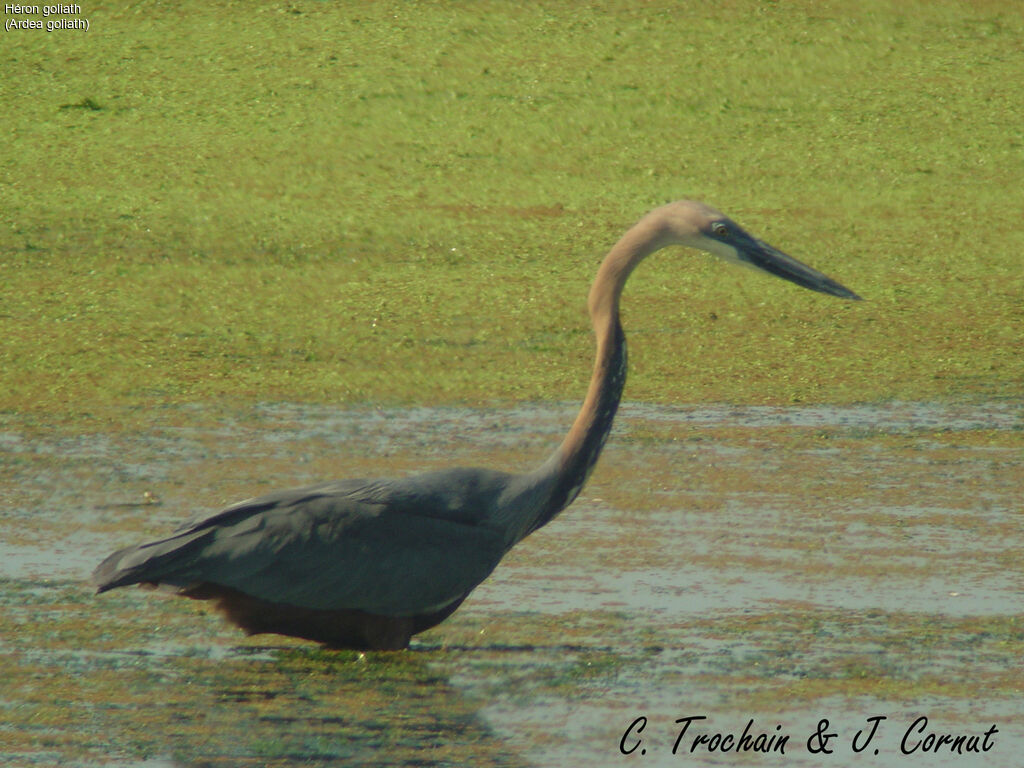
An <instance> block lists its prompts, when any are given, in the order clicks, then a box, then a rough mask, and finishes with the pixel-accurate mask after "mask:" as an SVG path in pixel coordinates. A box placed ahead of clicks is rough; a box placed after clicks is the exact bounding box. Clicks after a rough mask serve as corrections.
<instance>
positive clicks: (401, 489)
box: [94, 470, 509, 616]
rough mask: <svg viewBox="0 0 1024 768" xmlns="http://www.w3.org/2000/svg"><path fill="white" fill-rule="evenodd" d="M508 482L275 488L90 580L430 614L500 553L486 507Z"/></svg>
mask: <svg viewBox="0 0 1024 768" xmlns="http://www.w3.org/2000/svg"><path fill="white" fill-rule="evenodd" d="M508 477H509V476H506V475H504V474H503V473H496V472H490V471H487V470H448V471H445V472H441V473H431V474H428V475H419V476H415V477H412V478H408V479H405V480H398V481H386V480H385V481H357V480H348V481H340V482H333V483H323V484H320V485H316V486H309V487H306V488H298V489H293V490H290V491H279V492H275V493H272V494H268V495H266V496H261V497H259V498H255V499H250V500H248V501H244V502H241V503H239V504H236V505H233V506H231V507H228V508H227V509H225V510H223V511H221V512H218V513H216V514H214V515H212V516H210V517H207V518H205V519H202V520H199V521H196V522H194V523H191V524H189V525H188V526H186V527H184V528H182V529H180V530H179V531H177V532H176V533H175V534H174V535H173V536H170V537H168V538H166V539H162V540H160V541H156V542H151V543H148V544H143V545H139V546H136V547H129V548H127V549H123V550H120V551H119V552H115V553H114V554H113V555H111V556H110V557H109V558H107V560H105V561H104V562H103V563H101V564H100V566H99V567H98V568H97V569H96V573H95V574H94V580H95V581H96V582H97V583H98V584H99V587H100V590H101V591H105V590H107V589H113V588H114V587H119V586H124V585H126V584H131V583H136V582H152V583H162V584H169V585H172V586H177V587H188V586H190V585H193V584H196V583H200V582H212V583H215V584H220V585H223V586H227V587H232V588H234V589H238V590H240V591H242V592H245V593H247V594H250V595H253V596H254V597H259V598H261V599H264V600H269V601H272V602H279V603H287V604H291V605H298V606H303V607H307V608H315V609H325V610H342V609H359V610H364V611H368V612H370V613H378V614H383V615H389V616H403V615H416V614H421V613H425V612H430V611H434V610H438V609H440V608H442V607H444V606H445V605H447V604H448V603H450V602H452V601H453V600H456V599H458V598H460V597H462V596H463V595H465V594H466V593H467V592H469V591H470V590H471V589H472V588H473V587H475V586H476V585H477V584H479V583H480V582H481V581H483V580H484V579H485V578H486V577H487V576H488V575H489V574H490V572H491V571H492V570H494V568H495V566H496V565H497V564H498V561H499V560H500V559H501V557H502V555H503V554H504V551H505V550H504V544H503V539H502V535H501V532H500V531H498V530H496V529H495V528H493V527H491V526H489V525H488V512H489V509H488V506H489V505H490V504H492V503H493V502H494V500H495V499H496V498H498V497H499V496H500V490H501V488H502V487H503V486H504V484H506V483H507V482H508Z"/></svg>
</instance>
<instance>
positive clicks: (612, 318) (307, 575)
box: [93, 200, 859, 650]
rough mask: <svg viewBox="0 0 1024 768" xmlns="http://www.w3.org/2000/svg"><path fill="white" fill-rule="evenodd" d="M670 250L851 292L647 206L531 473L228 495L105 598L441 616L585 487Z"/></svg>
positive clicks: (694, 218) (716, 225) (264, 622)
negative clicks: (627, 294)
mask: <svg viewBox="0 0 1024 768" xmlns="http://www.w3.org/2000/svg"><path fill="white" fill-rule="evenodd" d="M669 245H683V246H688V247H691V248H696V249H700V250H704V251H708V252H710V253H712V254H714V255H717V256H719V257H721V258H723V259H726V260H728V261H732V262H736V263H740V264H743V265H746V266H750V267H753V268H755V269H759V270H761V271H764V272H768V273H770V274H774V275H776V276H778V277H782V278H784V279H786V280H789V281H791V282H794V283H796V284H798V285H801V286H803V287H806V288H809V289H811V290H815V291H820V292H822V293H827V294H831V295H833V296H839V297H841V298H847V299H858V298H859V297H858V296H857V295H856V294H854V293H853V292H852V291H850V290H848V289H847V288H844V287H843V286H842V285H840V284H839V283H837V282H835V281H834V280H831V279H830V278H828V277H826V276H825V275H823V274H822V273H820V272H818V271H817V270H814V269H812V268H811V267H808V266H806V265H804V264H802V263H800V262H799V261H797V260H796V259H793V258H791V257H789V256H787V255H786V254H784V253H782V252H781V251H778V250H776V249H774V248H773V247H771V246H770V245H768V244H767V243H764V242H763V241H761V240H757V239H756V238H753V237H751V236H750V235H748V234H747V233H746V232H745V231H744V230H743V229H741V228H740V227H739V226H738V225H737V224H736V223H735V222H733V221H731V220H730V219H729V218H728V217H726V216H724V215H723V214H722V213H720V212H719V211H716V210H715V209H713V208H711V207H709V206H707V205H704V204H702V203H698V202H694V201H687V200H683V201H679V202H676V203H671V204H669V205H666V206H663V207H661V208H657V209H655V210H654V211H652V212H650V213H649V214H647V215H646V216H645V217H643V218H642V219H641V220H640V221H639V222H637V224H636V225H634V226H633V227H632V228H631V229H630V230H629V231H627V232H626V234H625V235H624V236H623V237H622V239H621V240H619V242H618V243H617V244H616V245H615V246H614V247H613V248H612V249H611V251H610V252H609V253H608V255H607V256H606V257H605V259H604V261H603V262H602V263H601V266H600V268H599V269H598V273H597V277H596V278H595V280H594V283H593V285H592V287H591V289H590V294H589V299H588V308H589V311H590V317H591V322H592V324H593V328H594V334H595V337H596V342H597V354H596V360H595V363H594V369H593V374H592V376H591V380H590V386H589V389H588V390H587V395H586V398H585V400H584V403H583V406H582V407H581V409H580V412H579V414H578V415H577V417H576V420H575V421H574V423H573V425H572V427H571V428H570V430H569V432H568V434H567V435H566V437H565V439H564V440H563V441H562V443H561V445H559V446H558V448H557V449H556V450H555V452H554V453H553V454H552V455H551V457H550V458H549V459H548V460H547V461H546V462H545V463H544V464H542V465H541V466H540V467H538V468H537V469H535V470H534V471H532V472H528V473H525V474H513V473H507V472H499V471H494V470H489V469H478V468H456V469H447V470H440V471H436V472H428V473H424V474H420V475H414V476H411V477H405V478H400V479H377V480H339V481H334V482H328V483H321V484H318V485H312V486H307V487H304V488H296V489H292V490H285V491H278V492H275V493H270V494H267V495H265V496H260V497H258V498H255V499H249V500H247V501H243V502H240V503H238V504H235V505H233V506H231V507H228V508H227V509H225V510H223V511H221V512H218V513H216V514H214V515H212V516H210V517H207V518H205V519H202V520H199V521H198V522H193V523H190V524H187V525H186V526H184V527H182V528H181V529H179V530H178V531H176V532H175V533H174V534H172V535H171V536H169V537H167V538H163V539H159V540H157V541H152V542H148V543H144V544H139V545H135V546H131V547H127V548H125V549H121V550H119V551H117V552H115V553H113V554H112V555H110V556H109V557H108V558H107V559H105V560H104V561H103V562H102V563H100V565H99V566H98V567H97V568H96V571H95V572H94V574H93V579H94V581H95V582H96V584H97V585H98V589H99V591H100V592H105V591H107V590H110V589H114V588H116V587H123V586H127V585H130V584H145V585H160V586H166V587H170V588H172V589H174V590H175V591H177V592H178V593H179V594H181V595H184V596H186V597H191V598H195V599H202V600H212V601H215V603H216V605H217V606H218V608H219V609H220V610H221V611H222V612H223V613H224V614H225V616H226V617H227V618H228V620H229V621H231V622H233V623H234V624H236V625H238V626H240V627H241V628H242V629H243V630H245V631H246V632H248V633H250V634H257V633H263V632H271V633H277V634H282V635H290V636H294V637H300V638H305V639H308V640H314V641H317V642H320V643H323V644H325V645H327V646H330V647H336V648H357V649H378V650H388V649H401V648H406V647H407V646H408V644H409V640H410V638H411V637H412V636H413V635H415V634H417V633H419V632H422V631H424V630H426V629H429V628H430V627H432V626H434V625H436V624H438V623H439V622H441V621H443V620H444V619H445V618H447V617H448V616H449V615H451V613H452V612H453V611H454V610H455V609H456V608H458V607H459V605H460V604H461V603H462V601H463V600H465V599H466V597H467V595H469V593H470V592H471V591H472V590H473V589H474V588H475V587H476V586H477V585H478V584H480V583H481V582H482V581H483V580H484V579H486V578H487V576H488V575H490V573H491V572H492V571H493V570H494V569H495V567H497V565H498V563H499V562H500V561H501V559H502V557H503V556H504V555H505V553H506V552H508V551H509V549H511V548H512V547H513V546H515V544H516V543H518V542H519V541H521V540H522V539H523V538H525V537H526V536H528V535H529V534H530V533H532V532H533V531H535V530H537V529H538V528H540V527H541V526H543V525H545V524H546V523H547V522H549V521H550V520H551V519H552V518H554V517H555V515H557V514H558V513H559V512H560V511H561V510H563V509H565V507H567V506H568V505H569V504H571V503H572V501H573V500H574V499H575V498H576V496H577V495H578V494H579V492H580V490H581V489H582V488H583V485H584V483H585V482H586V480H587V477H588V476H589V475H590V472H591V470H592V469H593V467H594V464H595V463H596V462H597V458H598V456H599V455H600V453H601V449H602V448H603V447H604V443H605V440H606V439H607V437H608V433H609V432H610V430H611V427H612V421H613V420H614V418H615V412H616V410H617V408H618V405H619V401H620V399H621V397H622V390H623V386H624V385H625V381H626V367H627V366H626V339H625V335H624V333H623V330H622V326H621V324H620V322H619V299H620V297H621V294H622V288H623V286H624V285H625V283H626V280H627V279H628V277H629V275H630V273H631V272H632V271H633V269H634V268H635V267H636V266H637V264H639V263H640V261H642V260H643V259H644V258H645V257H646V256H648V255H650V254H651V253H653V252H655V251H657V250H660V249H661V248H664V247H666V246H669Z"/></svg>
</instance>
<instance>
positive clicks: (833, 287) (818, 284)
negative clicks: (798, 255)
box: [737, 237, 861, 301]
mask: <svg viewBox="0 0 1024 768" xmlns="http://www.w3.org/2000/svg"><path fill="white" fill-rule="evenodd" d="M737 251H738V253H739V257H740V259H742V260H743V261H745V262H747V264H749V265H750V266H752V267H756V268H757V269H760V270H761V271H763V272H768V273H769V274H772V275H775V276H776V277H781V278H782V279H783V280H789V282H791V283H796V284H797V285H800V286H803V287H804V288H810V289H811V290H812V291H818V292H819V293H827V294H829V295H830V296H838V297H839V298H841V299H854V300H855V301H860V300H861V298H860V296H858V295H857V294H856V293H854V292H853V291H851V290H850V289H849V288H846V287H845V286H842V285H840V284H839V283H837V282H836V281H835V280H833V279H832V278H831V277H829V276H828V275H824V274H822V273H821V272H819V271H818V270H816V269H814V268H813V267H808V266H807V265H806V264H802V263H801V262H799V261H797V260H796V259H794V258H793V257H792V256H788V255H786V254H785V253H783V252H782V251H780V250H778V249H777V248H773V247H772V246H770V245H768V243H766V242H765V241H764V240H758V239H757V238H756V237H752V238H750V240H749V241H746V242H743V243H740V244H739V247H738V248H737Z"/></svg>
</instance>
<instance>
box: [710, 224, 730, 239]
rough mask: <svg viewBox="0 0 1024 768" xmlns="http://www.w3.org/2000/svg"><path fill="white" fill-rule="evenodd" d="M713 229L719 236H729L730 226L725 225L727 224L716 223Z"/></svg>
mask: <svg viewBox="0 0 1024 768" xmlns="http://www.w3.org/2000/svg"><path fill="white" fill-rule="evenodd" d="M711 231H712V232H714V233H715V234H716V235H718V236H719V237H728V236H729V228H728V227H727V226H725V224H715V225H713V226H712V227H711Z"/></svg>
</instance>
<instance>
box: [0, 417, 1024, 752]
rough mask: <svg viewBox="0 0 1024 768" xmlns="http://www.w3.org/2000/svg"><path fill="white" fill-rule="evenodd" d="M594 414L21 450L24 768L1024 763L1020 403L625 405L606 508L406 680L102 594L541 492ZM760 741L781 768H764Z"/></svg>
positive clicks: (69, 439) (343, 425) (173, 608)
mask: <svg viewBox="0 0 1024 768" xmlns="http://www.w3.org/2000/svg"><path fill="white" fill-rule="evenodd" d="M573 412H574V407H573V406H570V405H565V406H545V407H523V408H517V409H509V410H500V411H497V410H486V411H485V410H470V409H404V410H372V409H362V410H340V409H331V408H326V407H311V406H300V405H287V404H274V405H266V406H262V407H259V408H257V409H255V410H252V411H247V412H244V413H240V412H236V413H229V412H225V411H223V410H217V411H214V410H213V409H202V408H191V409H179V410H174V411H161V412H158V413H155V414H154V421H153V426H152V428H150V429H149V430H147V431H145V432H143V433H133V434H125V433H123V432H119V431H116V430H114V429H111V430H110V431H109V432H105V433H97V434H89V435H80V434H75V435H72V434H39V433H38V432H37V431H29V430H28V429H26V428H23V427H21V426H19V425H18V424H17V423H15V422H8V423H7V424H6V425H4V426H3V427H0V611H2V612H0V763H3V764H5V765H6V764H12V765H51V764H56V763H62V764H67V765H82V766H93V765H118V766H128V765H142V766H149V767H150V768H157V767H159V766H198V765H282V766H283V765H475V766H488V765H509V766H519V765H536V766H564V765H594V764H596V765H601V766H605V765H627V764H634V765H645V766H660V765H822V764H828V765H838V766H847V765H849V766H888V765H929V766H954V765H956V766H963V765H985V766H1004V765H1005V766H1016V765H1021V764H1022V763H1021V762H1020V755H1022V754H1024V558H1022V557H1021V553H1022V552H1024V526H1022V524H1021V507H1022V497H1024V493H1022V485H1024V483H1022V480H1024V426H1022V421H1021V419H1022V415H1024V409H1022V408H1021V407H1020V406H1019V405H1016V404H1010V403H987V404H955V405H949V404H944V405H937V404H928V403H895V404H887V405H871V406H852V407H841V408H832V407H825V406H807V407H789V408H771V407H727V406H717V407H700V408H696V407H694V408H665V407H653V406H625V407H624V408H623V411H622V414H621V417H620V419H619V422H618V423H617V427H616V432H615V434H614V435H613V438H612V440H611V441H610V442H609V446H608V449H607V451H606V453H605V456H604V457H603V459H602V461H601V463H600V465H599V466H598V469H597V471H596V473H595V475H594V478H593V480H592V481H591V483H590V484H589V485H588V486H587V488H586V489H585V490H584V493H583V495H582V496H581V497H580V499H579V500H578V501H577V502H576V504H575V505H574V506H573V507H571V508H570V509H569V510H568V511H567V512H566V513H564V514H563V516H562V517H560V518H559V519H558V520H556V521H555V522H553V523H552V524H551V525H549V526H548V527H547V528H545V529H543V530H542V531H539V532H538V533H537V534H535V535H534V536H532V537H531V538H530V539H528V540H527V541H526V542H524V543H523V544H521V545H520V546H519V547H518V548H517V549H516V550H514V551H513V552H512V553H511V554H510V556H509V557H508V558H507V560H506V562H504V563H503V564H502V565H501V566H500V567H499V569H498V571H497V572H496V573H495V574H494V575H493V576H492V578H491V579H490V580H489V581H488V582H486V583H485V584H484V585H482V586H481V587H480V588H479V589H478V590H477V591H476V592H475V593H474V594H473V596H472V597H471V598H470V599H469V600H468V601H467V602H466V604H465V605H464V607H463V608H462V609H460V610H459V611H458V612H457V613H456V614H455V615H454V616H453V617H452V618H451V619H450V620H448V621H447V622H445V623H444V624H442V625H441V626H440V627H438V628H437V629H435V630H433V631H431V632H429V633H426V634H424V635H421V636H420V637H419V639H418V640H417V641H415V642H414V647H413V649H412V650H411V651H410V652H407V653H400V654H367V655H366V656H363V657H360V656H358V655H357V654H352V653H328V652H323V651H320V650H319V649H316V648H315V647H312V646H309V645H307V644H302V643H297V642H292V641H288V640H283V639H278V638H273V637H261V638H253V639H245V638H242V637H240V636H239V635H237V634H235V633H234V631H233V630H231V629H230V628H229V627H226V626H224V625H223V624H221V623H220V622H219V620H218V619H216V618H215V617H213V616H210V615H207V614H206V613H205V612H204V611H203V610H202V608H201V606H197V605H195V604H192V603H189V602H187V601H180V600H170V599H165V598H163V597H162V596H160V595H153V594H149V593H146V592H143V591H134V590H127V591H119V592H114V593H111V594H109V595H103V596H99V597H95V596H93V595H92V594H91V591H90V590H89V588H88V586H87V585H86V584H85V583H84V581H85V579H86V578H87V575H88V573H89V571H90V570H91V568H92V567H93V566H94V565H95V563H96V562H97V561H98V560H99V559H100V558H102V556H103V555H105V554H107V553H108V552H109V551H110V550H112V549H113V548H115V547H117V546H120V545H123V544H126V543H130V542H132V541H136V540H139V539H142V538H145V537H148V536H153V535H159V534H161V533H164V532H166V531H168V530H169V529H170V528H172V527H173V526H175V525H176V524H178V523H179V522H180V521H181V520H182V519H185V518H187V517H190V516H191V515H193V514H198V513H203V512H209V511H213V510H215V509H217V508H219V507H221V506H223V505H224V504H227V503H230V502H232V501H235V500H238V499H240V498H245V497H248V496H252V495H255V494H258V493H261V492H264V491H267V490H270V489H272V488H277V487H286V486H290V485H298V484H303V483H307V482H313V481H316V480H320V479H326V478H331V477H344V476H377V475H394V474H402V473H407V472H411V471H415V470H419V469H432V468H438V467H443V466H449V465H451V464H453V463H459V464H471V465H483V466H494V467H499V468H509V469H516V468H526V467H529V466H531V465H533V464H535V463H537V462H539V461H541V460H542V459H543V458H544V457H545V455H546V453H547V452H548V451H549V450H550V449H551V448H552V447H553V446H554V445H555V444H556V443H557V442H558V440H559V438H560V436H561V434H562V432H563V430H564V429H565V428H566V426H567V425H568V423H569V422H570V421H571V419H572V416H573ZM691 716H704V717H706V718H707V719H706V720H693V721H691V724H690V725H689V727H688V728H687V731H686V733H685V735H684V736H683V738H681V739H679V740H678V745H676V741H677V736H678V734H679V732H680V729H681V728H682V726H683V724H677V723H676V720H679V719H681V718H687V717H691ZM640 718H645V719H644V720H641V719H640ZM869 718H884V719H877V720H869ZM920 718H927V720H926V721H925V720H922V719H920ZM823 720H827V721H828V723H827V724H826V725H820V724H821V721H823ZM748 723H750V725H749V726H748ZM873 723H877V730H876V731H875V734H874V736H873V738H872V739H871V740H870V741H868V740H867V734H868V733H869V732H870V731H871V728H872V724H873ZM631 724H633V727H632V729H630V726H631ZM641 724H643V728H642V730H641V729H640V725H641ZM745 727H747V732H748V734H749V736H748V738H747V739H746V740H744V741H742V743H743V744H744V745H748V746H751V747H756V746H758V745H761V746H763V747H764V748H766V749H772V748H774V749H775V750H776V751H774V752H768V753H763V752H759V751H756V750H754V749H748V750H747V751H737V750H736V745H738V744H740V743H741V737H742V735H743V731H744V728H745ZM993 727H994V728H995V729H996V730H995V731H992V728H993ZM627 730H628V733H627ZM819 731H820V732H821V734H830V733H834V734H836V735H835V736H834V737H830V738H827V739H826V738H825V737H824V736H821V735H819V736H816V735H815V734H816V733H818V732H819ZM908 731H909V732H908ZM858 732H860V734H861V735H860V737H859V739H858V740H857V741H856V746H859V747H861V750H860V751H855V750H854V738H855V736H856V734H857V733H858ZM986 733H987V734H988V735H987V736H986ZM702 734H704V735H706V736H707V737H708V740H707V741H704V742H698V743H697V745H696V747H695V748H694V750H693V751H692V752H691V746H693V744H694V741H695V739H697V738H699V737H700V736H701V735H702ZM715 734H721V736H720V737H719V738H717V739H715V738H714V735H715ZM728 734H733V738H732V740H731V741H730V740H729V739H728V738H726V736H727V735H728ZM941 734H949V735H951V736H954V737H956V736H964V737H968V738H970V737H977V738H973V739H972V740H970V741H968V740H967V739H964V740H962V744H961V749H964V748H967V747H971V746H974V747H976V748H977V749H979V750H980V749H982V748H984V747H988V750H987V751H985V752H984V753H973V752H968V753H966V754H957V753H956V752H955V751H951V749H950V747H949V746H948V745H945V746H941V747H935V746H934V745H935V742H936V741H937V738H938V736H939V735H941ZM759 736H760V737H761V738H760V740H758V737H759ZM784 737H788V739H786V740H785V741H784V742H783V739H784ZM822 741H825V745H824V746H825V747H826V748H827V749H830V750H832V754H830V755H829V756H828V757H824V756H823V755H821V754H816V753H813V752H811V751H810V749H813V748H821V746H822V743H821V742H822ZM809 742H810V744H809ZM780 744H781V749H783V750H784V752H782V753H780V752H779V751H778V750H779V749H780ZM730 745H731V746H733V749H732V750H728V751H727V750H725V747H727V746H730ZM674 746H675V747H676V750H675V754H674V753H673V747H674ZM710 746H714V747H716V749H715V750H714V751H712V750H710V749H709V747H710ZM901 747H902V748H903V749H907V750H912V751H911V753H910V754H904V753H903V751H902V749H901ZM929 747H932V749H931V750H928V748H929ZM936 749H937V750H938V751H935V750H936ZM624 750H626V751H628V752H629V753H628V754H623V751H624ZM876 750H877V752H876ZM926 750H928V751H926Z"/></svg>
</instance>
